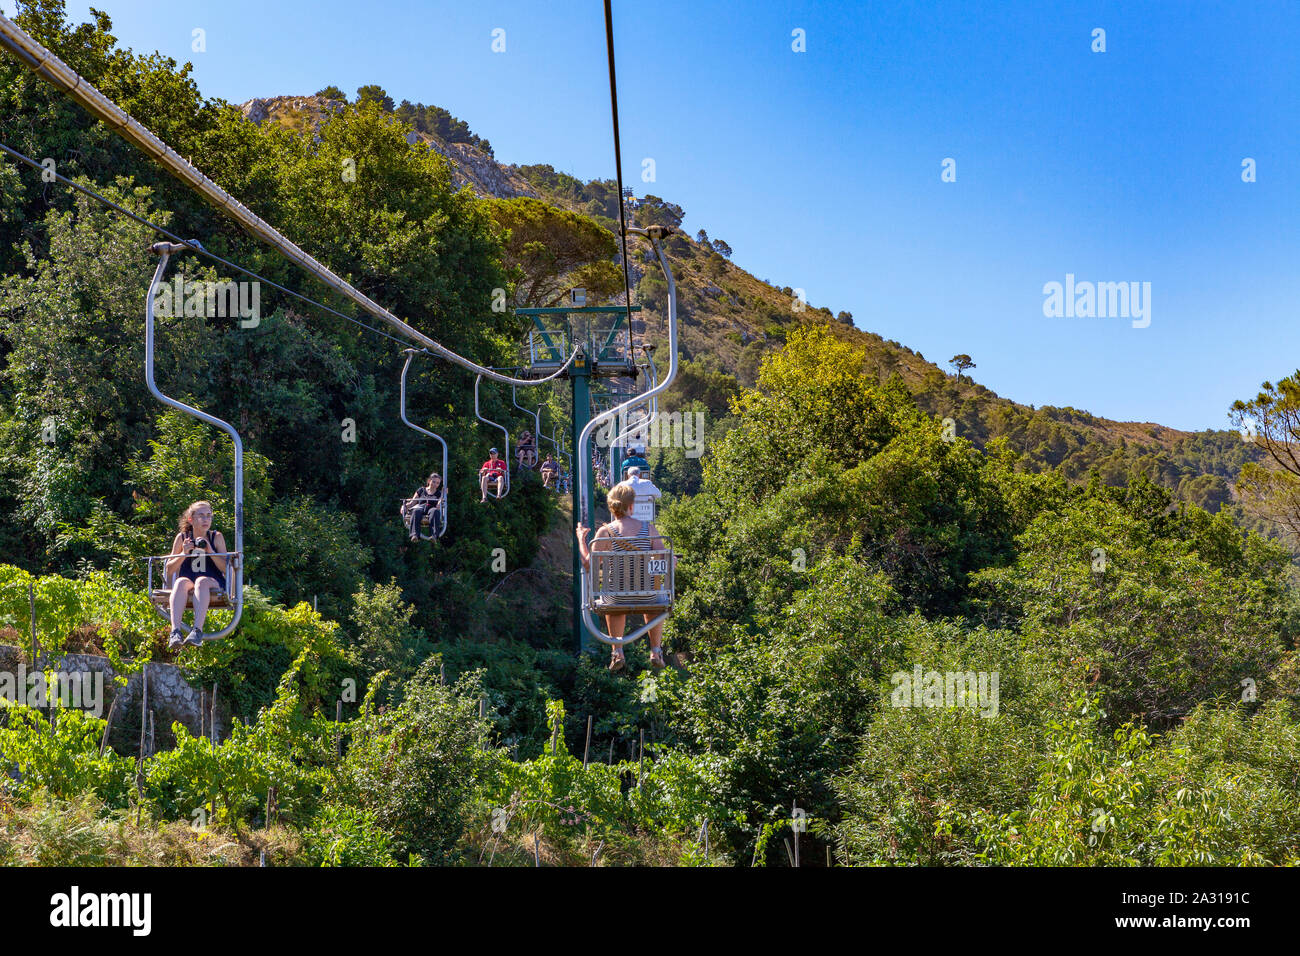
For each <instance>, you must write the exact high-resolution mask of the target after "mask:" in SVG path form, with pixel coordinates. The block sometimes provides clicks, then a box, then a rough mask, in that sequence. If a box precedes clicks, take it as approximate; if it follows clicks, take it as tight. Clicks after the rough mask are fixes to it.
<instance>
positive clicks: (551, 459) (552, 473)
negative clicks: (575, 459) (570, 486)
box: [542, 453, 560, 488]
mask: <svg viewBox="0 0 1300 956" xmlns="http://www.w3.org/2000/svg"><path fill="white" fill-rule="evenodd" d="M559 473H560V466H559V465H557V464H556V463H555V456H554V455H551V454H549V453H548V454H547V456H546V460H545V461H543V462H542V487H543V488H549V487H551V484H552V483H553V482H554V481H555V479H556V477H557V476H558V475H559Z"/></svg>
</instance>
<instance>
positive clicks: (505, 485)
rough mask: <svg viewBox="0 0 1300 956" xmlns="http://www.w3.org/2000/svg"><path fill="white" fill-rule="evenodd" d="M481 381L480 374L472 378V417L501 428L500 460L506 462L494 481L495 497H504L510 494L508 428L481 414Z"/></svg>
mask: <svg viewBox="0 0 1300 956" xmlns="http://www.w3.org/2000/svg"><path fill="white" fill-rule="evenodd" d="M482 381H483V376H482V375H478V376H476V377H475V378H474V417H475V418H477V419H478V420H479V421H481V422H483V424H485V425H491V426H492V427H493V428H498V429H500V430H501V437H502V439H503V441H504V442H505V445H504V448H505V452H504V454H502V456H501V460H502V461H504V462H505V463H506V467H505V469H504V471H503V472H502V474H501V477H500V478H499V479H498V480H497V482H496V486H497V494H496V496H497V498H504V497H505V496H506V495H508V494H510V430H509V429H508V428H506V426H505V425H502V424H500V423H499V422H494V421H492V419H490V418H487V417H485V416H484V415H483V412H482V410H481V408H480V406H479V398H478V387H479V383H480V382H482Z"/></svg>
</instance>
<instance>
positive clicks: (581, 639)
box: [569, 347, 596, 654]
mask: <svg viewBox="0 0 1300 956" xmlns="http://www.w3.org/2000/svg"><path fill="white" fill-rule="evenodd" d="M569 382H570V385H571V387H572V393H573V447H574V448H575V449H576V448H578V447H579V445H578V440H579V438H580V437H581V436H582V432H583V429H585V428H586V427H587V422H588V421H589V420H590V415H591V365H590V364H589V363H588V361H587V353H586V352H585V351H584V350H583V349H582V348H581V347H580V348H579V349H578V351H577V355H576V357H575V358H574V360H573V365H571V366H570V367H569ZM590 470H591V457H590V456H588V457H587V459H586V460H585V461H584V460H581V458H580V456H575V457H574V458H573V460H572V463H571V464H570V466H569V493H570V496H571V499H572V502H573V531H574V533H575V534H576V533H577V530H578V524H579V522H581V521H583V514H584V513H585V514H587V515H595V513H596V489H595V487H594V484H595V482H594V481H592V480H590V479H587V480H579V478H578V475H579V473H581V474H582V475H584V476H585V475H586V474H587V473H588V472H589V471H590ZM586 520H588V521H594V518H587V519H586ZM591 534H592V535H594V534H595V531H594V530H592V532H591ZM588 540H590V538H589V539H588ZM584 601H585V595H584V594H583V587H582V555H581V554H580V553H579V550H578V542H577V541H576V540H575V541H574V542H573V634H574V638H575V643H576V644H577V646H578V653H580V654H581V653H583V652H584V651H586V650H587V647H588V646H589V644H590V640H589V638H588V636H587V629H586V628H585V627H583V623H582V610H583V602H584Z"/></svg>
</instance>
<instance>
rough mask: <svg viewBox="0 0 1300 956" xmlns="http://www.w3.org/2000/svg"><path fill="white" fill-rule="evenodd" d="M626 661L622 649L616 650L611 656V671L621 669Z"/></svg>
mask: <svg viewBox="0 0 1300 956" xmlns="http://www.w3.org/2000/svg"><path fill="white" fill-rule="evenodd" d="M626 663H627V659H626V658H624V657H623V651H622V649H619V650H616V651H614V653H612V654H611V655H610V656H609V669H610V670H611V671H621V670H622V669H623V665H624V664H626Z"/></svg>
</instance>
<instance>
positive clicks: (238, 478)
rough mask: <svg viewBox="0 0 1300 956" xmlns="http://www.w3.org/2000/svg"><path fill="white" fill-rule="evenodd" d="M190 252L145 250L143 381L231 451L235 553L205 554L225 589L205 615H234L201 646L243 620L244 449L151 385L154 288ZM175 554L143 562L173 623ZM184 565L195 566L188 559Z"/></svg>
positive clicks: (231, 431)
mask: <svg viewBox="0 0 1300 956" xmlns="http://www.w3.org/2000/svg"><path fill="white" fill-rule="evenodd" d="M191 246H198V243H197V242H195V241H194V240H191V241H190V243H189V244H185V243H179V242H155V243H154V244H153V245H151V246H150V247H149V250H150V251H151V252H153V253H155V254H156V255H157V256H158V268H157V269H155V270H154V274H153V281H152V282H151V283H150V284H149V293H148V296H147V297H146V298H145V305H144V380H145V384H146V385H148V387H149V392H150V394H152V395H153V397H154V398H156V399H158V401H160V402H162V403H163V404H164V405H168V406H170V407H172V408H175V409H176V410H178V411H180V412H183V413H184V414H186V415H189V416H190V417H191V418H197V419H198V420H199V421H201V422H204V423H206V424H208V425H212V426H213V427H215V428H219V429H221V430H222V431H224V432H225V433H226V434H227V435H229V436H230V440H231V441H232V442H233V443H234V446H235V483H234V499H235V530H234V534H235V550H234V551H223V552H218V553H209V554H207V555H204V560H206V559H207V558H224V559H225V561H226V569H225V574H224V577H225V579H226V587H225V589H224V590H222V591H217V592H215V593H214V594H213V595H212V597H211V599H210V600H209V602H208V610H230V611H232V612H233V614H232V615H231V618H230V621H229V623H227V624H226V626H225V627H223V628H222V629H221V630H220V631H217V632H216V633H215V634H206V633H205V634H204V635H203V639H204V640H205V641H215V640H219V639H220V638H223V637H227V636H229V635H230V634H232V633H233V632H234V630H235V628H236V627H238V626H239V619H240V618H241V617H243V614H244V443H243V442H242V441H241V440H240V438H239V432H237V431H235V428H234V426H233V425H231V424H229V423H228V422H224V421H222V420H221V419H220V418H217V417H216V416H214V415H209V414H208V413H207V412H202V411H199V409H197V408H193V407H192V406H190V405H186V404H185V403H184V402H181V401H177V400H176V399H174V398H171V397H169V396H167V395H164V394H163V393H162V391H160V390H159V388H158V385H157V383H156V382H155V381H154V295H155V293H156V292H157V290H158V285H159V283H160V282H161V281H162V277H163V274H164V273H165V272H166V271H167V263H168V261H169V260H170V259H171V256H172V254H173V253H179V252H183V251H185V250H186V249H188V248H190V247H191ZM175 557H176V555H174V554H154V555H147V556H145V558H144V561H145V562H146V564H147V572H146V578H147V584H146V586H147V588H148V594H149V601H150V603H151V604H153V606H154V607H155V609H157V611H158V613H159V614H160V615H161V616H162V618H163V620H165V621H168V622H169V623H170V621H171V613H170V609H171V598H172V589H173V588H174V587H175V586H176V574H175V573H174V572H173V573H168V571H167V562H168V561H170V560H171V559H173V558H175ZM186 560H187V561H188V560H199V559H194V558H186ZM159 563H161V565H162V569H161V571H160V573H159V576H158V584H159V586H158V587H156V588H155V587H154V566H155V565H157V564H159ZM193 602H194V594H193V591H192V590H191V592H190V595H189V598H188V604H189V606H190V607H193Z"/></svg>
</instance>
